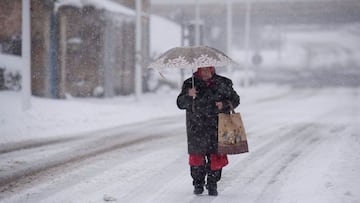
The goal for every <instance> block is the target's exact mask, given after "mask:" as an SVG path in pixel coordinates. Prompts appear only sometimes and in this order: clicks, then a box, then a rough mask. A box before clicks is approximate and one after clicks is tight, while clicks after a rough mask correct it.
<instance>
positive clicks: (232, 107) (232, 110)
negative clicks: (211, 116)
mask: <svg viewBox="0 0 360 203" xmlns="http://www.w3.org/2000/svg"><path fill="white" fill-rule="evenodd" d="M227 102H228V103H229V106H230V111H231V113H232V114H235V110H234V106H233V105H232V103H231V102H230V101H229V100H227Z"/></svg>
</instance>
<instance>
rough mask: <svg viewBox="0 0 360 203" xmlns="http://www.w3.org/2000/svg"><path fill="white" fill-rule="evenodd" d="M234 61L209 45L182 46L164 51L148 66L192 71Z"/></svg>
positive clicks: (224, 64) (159, 68)
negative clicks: (189, 69)
mask: <svg viewBox="0 0 360 203" xmlns="http://www.w3.org/2000/svg"><path fill="white" fill-rule="evenodd" d="M234 63H235V62H234V61H233V60H232V59H231V58H229V57H228V56H226V55H225V54H224V53H223V52H221V51H219V50H217V49H215V48H212V47H209V46H184V47H175V48H172V49H170V50H168V51H166V52H165V53H163V54H162V55H161V56H159V57H158V58H157V59H156V60H155V61H154V62H152V63H151V64H150V65H149V66H148V68H154V69H158V70H161V69H177V68H184V69H186V68H191V69H192V71H193V72H194V69H196V68H199V67H209V66H214V67H221V66H227V65H230V64H234ZM192 87H193V88H194V74H193V75H192ZM194 99H195V98H194ZM193 107H194V106H193Z"/></svg>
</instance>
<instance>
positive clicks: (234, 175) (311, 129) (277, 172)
mask: <svg viewBox="0 0 360 203" xmlns="http://www.w3.org/2000/svg"><path fill="white" fill-rule="evenodd" d="M318 128H319V126H317V125H315V124H311V123H309V124H301V125H299V126H297V127H294V128H293V130H291V131H290V132H288V133H287V134H285V135H283V136H280V137H278V138H276V139H272V140H271V141H270V142H268V143H267V144H265V145H262V146H261V147H259V148H257V149H253V150H254V151H251V152H250V153H249V155H248V156H247V157H245V158H244V159H242V160H239V161H238V162H237V163H235V164H233V165H231V167H230V168H229V169H228V171H226V172H224V177H223V181H222V182H221V183H220V184H221V187H220V188H221V189H220V190H221V191H220V193H222V192H225V193H226V192H227V191H230V192H232V191H234V190H236V189H237V190H238V191H239V192H240V193H244V194H243V195H244V196H246V193H247V192H249V193H253V194H256V196H257V197H253V198H255V199H252V202H257V201H260V202H261V200H264V199H268V200H269V201H270V202H271V198H273V196H274V194H275V193H276V191H274V190H278V189H279V188H280V187H279V186H278V185H280V184H281V176H282V175H283V173H284V172H285V171H286V170H287V169H288V168H289V167H291V164H292V163H294V162H295V161H296V160H297V159H298V158H300V157H301V156H302V154H303V153H305V151H306V150H308V149H311V148H312V146H313V145H315V144H316V143H317V142H319V141H320V140H319V138H317V137H316V132H317V129H318ZM250 150H251V149H250ZM239 174H243V175H239ZM233 186H236V188H233ZM255 186H256V187H255ZM269 190H271V191H272V192H269ZM269 193H270V194H271V195H270V196H268V194H269ZM231 201H234V200H231ZM214 202H217V201H214Z"/></svg>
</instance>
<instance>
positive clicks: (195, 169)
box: [189, 154, 206, 195]
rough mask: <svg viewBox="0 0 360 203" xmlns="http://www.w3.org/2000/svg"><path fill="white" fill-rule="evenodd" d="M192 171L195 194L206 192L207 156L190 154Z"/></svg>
mask: <svg viewBox="0 0 360 203" xmlns="http://www.w3.org/2000/svg"><path fill="white" fill-rule="evenodd" d="M189 164H190V173H191V177H192V178H193V185H194V194H197V195H198V194H202V193H203V192H204V185H205V177H206V169H205V156H204V155H202V154H189Z"/></svg>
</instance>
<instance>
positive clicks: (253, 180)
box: [0, 86, 360, 203]
mask: <svg viewBox="0 0 360 203" xmlns="http://www.w3.org/2000/svg"><path fill="white" fill-rule="evenodd" d="M237 91H238V92H239V94H240V96H241V105H240V107H238V108H237V109H236V110H237V111H240V112H241V113H242V115H243V120H244V124H245V127H246V130H247V132H248V139H249V145H250V153H247V154H242V155H232V156H230V164H229V165H228V166H227V167H225V168H224V170H223V178H222V180H221V182H219V186H218V187H219V196H218V197H210V196H207V195H206V192H205V193H204V195H201V196H194V195H193V194H192V189H193V188H192V185H191V179H190V175H189V168H188V165H187V154H186V138H185V125H184V123H185V118H184V112H183V111H180V110H178V109H177V108H176V104H175V99H176V96H177V93H178V92H177V91H161V92H158V93H156V94H146V95H143V96H142V97H141V98H139V99H138V100H136V99H135V98H133V97H116V98H112V99H95V98H92V99H77V98H73V99H68V100H51V99H43V98H36V97H33V98H32V109H31V110H30V111H26V112H22V111H21V108H20V107H21V100H20V98H21V95H20V93H16V92H6V91H5V92H4V91H2V92H0V112H1V114H0V180H1V181H0V182H2V183H1V184H0V185H1V188H0V202H261V203H262V202H266V203H268V202H284V203H285V202H286V203H289V202H301V203H302V202H314V203H319V202H324V203H329V202H334V203H335V202H336V203H337V202H349V203H350V202H351V203H356V202H360V192H359V191H360V181H359V180H358V179H359V177H360V172H359V168H360V138H359V130H360V129H359V128H360V127H359V126H358V124H359V121H360V120H359V115H360V114H359V93H360V89H358V88H357V89H356V88H321V89H320V88H319V89H315V88H314V89H313V88H290V87H279V86H256V87H249V88H237ZM5 182H6V183H8V184H4V183H5Z"/></svg>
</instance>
